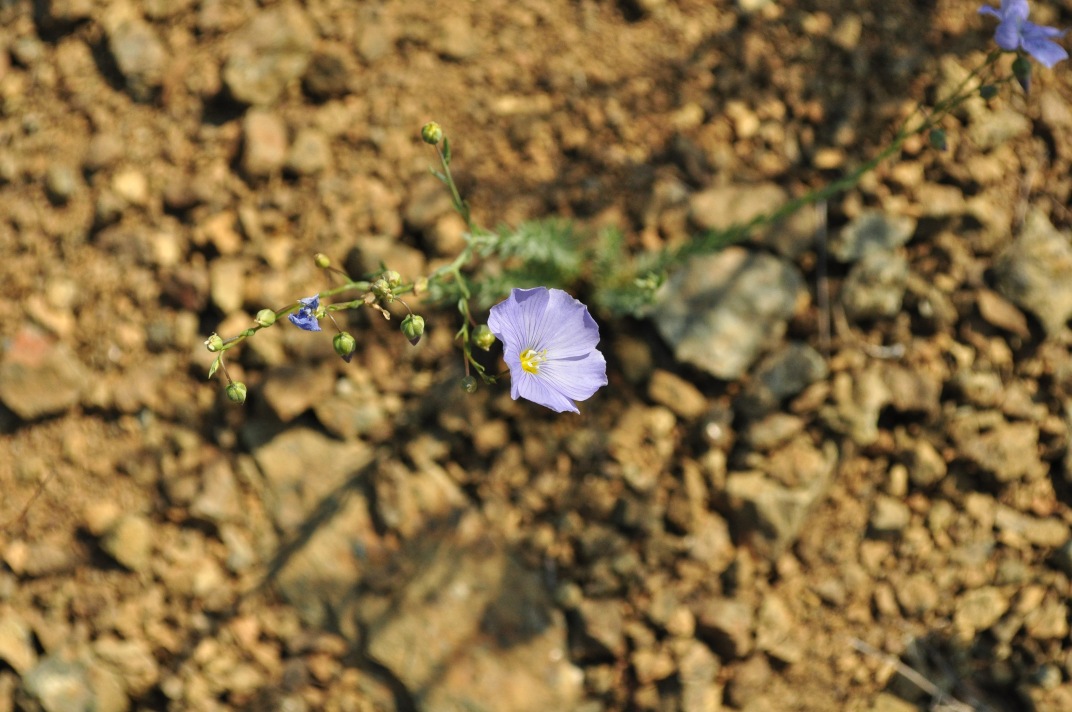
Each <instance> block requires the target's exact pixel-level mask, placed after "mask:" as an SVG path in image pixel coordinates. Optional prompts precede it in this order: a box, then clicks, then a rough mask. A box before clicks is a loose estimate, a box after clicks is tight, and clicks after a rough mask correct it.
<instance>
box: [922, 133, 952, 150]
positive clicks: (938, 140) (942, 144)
mask: <svg viewBox="0 0 1072 712" xmlns="http://www.w3.org/2000/svg"><path fill="white" fill-rule="evenodd" d="M927 140H928V141H930V144H931V148H933V149H936V150H938V151H944V150H946V149H947V148H949V144H947V143H946V140H945V131H943V130H942V129H934V130H933V131H931V132H930V133H929V134H928V135H927Z"/></svg>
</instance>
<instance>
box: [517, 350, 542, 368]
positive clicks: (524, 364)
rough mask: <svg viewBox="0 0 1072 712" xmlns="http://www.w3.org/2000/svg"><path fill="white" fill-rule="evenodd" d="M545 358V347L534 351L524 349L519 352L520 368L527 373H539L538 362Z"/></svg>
mask: <svg viewBox="0 0 1072 712" xmlns="http://www.w3.org/2000/svg"><path fill="white" fill-rule="evenodd" d="M546 360H547V349H544V350H543V351H536V350H534V349H525V350H524V351H522V352H521V368H523V369H525V370H526V371H528V372H529V373H539V372H540V364H541V363H543V362H544V361H546Z"/></svg>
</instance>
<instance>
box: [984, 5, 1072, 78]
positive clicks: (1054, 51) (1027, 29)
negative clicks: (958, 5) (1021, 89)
mask: <svg viewBox="0 0 1072 712" xmlns="http://www.w3.org/2000/svg"><path fill="white" fill-rule="evenodd" d="M979 13H980V14H982V15H993V16H994V17H996V18H998V19H999V20H1000V21H1001V22H1000V23H998V26H997V29H996V30H995V31H994V41H995V42H997V44H998V47H1001V48H1002V49H1003V50H1005V51H1006V52H1015V51H1017V50H1023V51H1024V52H1027V53H1028V54H1029V55H1031V56H1032V57H1034V58H1035V59H1036V60H1037V61H1038V62H1039V64H1041V65H1043V66H1044V67H1046V68H1047V69H1049V68H1051V67H1053V65H1055V64H1057V63H1058V62H1060V61H1061V60H1062V59H1068V52H1067V51H1066V50H1065V48H1064V47H1062V46H1061V45H1059V44H1057V43H1056V42H1054V41H1053V38H1055V37H1064V34H1065V30H1058V29H1056V28H1053V27H1045V26H1043V25H1036V24H1035V23H1034V22H1029V21H1028V19H1027V13H1028V7H1027V0H1001V9H1000V10H998V9H995V8H993V7H991V6H989V5H983V6H982V7H981V8H979Z"/></svg>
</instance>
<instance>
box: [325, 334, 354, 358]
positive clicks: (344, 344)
mask: <svg viewBox="0 0 1072 712" xmlns="http://www.w3.org/2000/svg"><path fill="white" fill-rule="evenodd" d="M331 345H332V346H334V347H335V353H337V354H338V355H339V356H341V357H342V360H343V361H345V362H346V363H350V359H352V358H353V357H354V351H356V350H357V339H355V338H354V337H353V336H351V335H350V334H349V333H348V332H345V331H340V332H339V333H338V334H335V338H334V339H332V340H331Z"/></svg>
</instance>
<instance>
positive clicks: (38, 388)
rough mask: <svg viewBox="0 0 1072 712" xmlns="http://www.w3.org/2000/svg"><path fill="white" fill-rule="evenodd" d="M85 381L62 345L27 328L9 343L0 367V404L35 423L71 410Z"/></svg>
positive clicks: (84, 374)
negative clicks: (39, 419)
mask: <svg viewBox="0 0 1072 712" xmlns="http://www.w3.org/2000/svg"><path fill="white" fill-rule="evenodd" d="M87 381H88V379H87V376H86V373H85V370H84V369H83V367H82V365H81V364H80V363H79V361H78V359H77V358H76V357H75V355H74V353H72V352H71V350H70V349H69V348H67V346H66V345H65V344H62V343H55V342H54V341H53V340H52V339H50V338H49V337H47V336H45V335H44V334H42V333H41V332H39V331H37V330H36V329H33V328H31V327H26V328H24V329H22V330H21V331H20V332H19V333H18V334H16V335H15V338H14V339H12V340H11V342H10V345H8V347H7V349H6V351H5V353H4V355H3V362H2V363H0V402H2V403H3V404H4V405H5V406H7V407H8V408H9V409H11V411H12V412H14V413H15V415H17V416H18V417H19V418H21V419H23V420H27V421H29V420H35V419H37V418H40V417H43V416H46V415H55V414H57V413H62V412H63V411H65V410H67V409H68V408H70V407H71V406H73V405H74V404H75V403H77V402H78V400H79V398H80V397H81V393H82V390H83V388H85V386H86V383H87Z"/></svg>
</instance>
